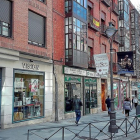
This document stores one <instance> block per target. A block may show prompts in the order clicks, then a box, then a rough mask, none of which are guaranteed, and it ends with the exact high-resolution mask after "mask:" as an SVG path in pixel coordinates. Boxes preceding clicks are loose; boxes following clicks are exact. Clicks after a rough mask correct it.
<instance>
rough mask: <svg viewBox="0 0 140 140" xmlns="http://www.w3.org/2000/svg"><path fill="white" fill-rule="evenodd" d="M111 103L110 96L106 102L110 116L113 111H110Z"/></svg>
mask: <svg viewBox="0 0 140 140" xmlns="http://www.w3.org/2000/svg"><path fill="white" fill-rule="evenodd" d="M110 101H111V100H110V98H109V96H108V98H107V99H106V100H105V103H106V105H107V108H108V115H109V114H110V111H111V109H110V105H111V103H110Z"/></svg>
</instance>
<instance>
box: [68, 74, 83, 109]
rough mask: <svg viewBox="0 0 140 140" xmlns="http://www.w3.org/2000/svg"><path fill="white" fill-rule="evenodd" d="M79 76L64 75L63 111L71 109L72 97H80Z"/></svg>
mask: <svg viewBox="0 0 140 140" xmlns="http://www.w3.org/2000/svg"><path fill="white" fill-rule="evenodd" d="M80 82H81V78H80V77H75V76H65V112H70V111H73V110H74V108H73V99H74V96H75V95H77V96H78V97H81V94H80V93H81V83H80Z"/></svg>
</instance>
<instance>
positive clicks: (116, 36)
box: [114, 33, 120, 43]
mask: <svg viewBox="0 0 140 140" xmlns="http://www.w3.org/2000/svg"><path fill="white" fill-rule="evenodd" d="M114 42H116V43H120V35H119V34H118V33H116V35H115V37H114Z"/></svg>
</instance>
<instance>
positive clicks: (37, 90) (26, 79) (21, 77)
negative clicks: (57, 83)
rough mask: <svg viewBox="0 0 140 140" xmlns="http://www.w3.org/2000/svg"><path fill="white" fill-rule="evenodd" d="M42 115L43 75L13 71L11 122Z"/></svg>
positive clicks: (40, 73)
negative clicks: (12, 110) (12, 111)
mask: <svg viewBox="0 0 140 140" xmlns="http://www.w3.org/2000/svg"><path fill="white" fill-rule="evenodd" d="M43 115H44V73H43V72H32V71H23V70H14V113H13V121H14V122H15V121H22V120H27V119H31V118H37V117H41V116H43Z"/></svg>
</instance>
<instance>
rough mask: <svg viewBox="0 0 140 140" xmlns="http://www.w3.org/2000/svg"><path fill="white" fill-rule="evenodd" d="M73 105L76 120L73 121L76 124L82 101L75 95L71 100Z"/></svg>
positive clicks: (79, 116)
mask: <svg viewBox="0 0 140 140" xmlns="http://www.w3.org/2000/svg"><path fill="white" fill-rule="evenodd" d="M73 106H74V110H75V115H76V121H75V123H76V124H77V125H78V122H79V120H80V118H81V106H82V102H81V100H80V99H79V98H78V97H77V95H75V99H74V101H73Z"/></svg>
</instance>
